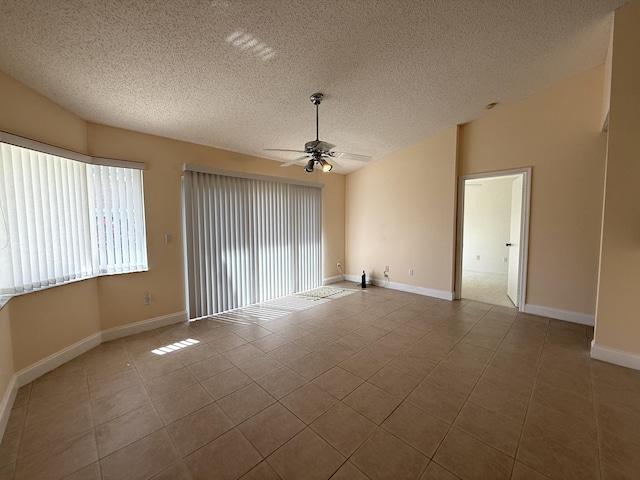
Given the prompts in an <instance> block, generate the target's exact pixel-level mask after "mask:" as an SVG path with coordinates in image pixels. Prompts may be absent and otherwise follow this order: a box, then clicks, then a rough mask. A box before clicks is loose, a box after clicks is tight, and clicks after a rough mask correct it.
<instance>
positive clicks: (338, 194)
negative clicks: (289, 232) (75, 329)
mask: <svg viewBox="0 0 640 480" xmlns="http://www.w3.org/2000/svg"><path fill="white" fill-rule="evenodd" d="M88 132H89V133H88V138H89V147H90V148H89V150H90V154H91V155H96V156H102V157H110V158H121V159H126V160H136V161H142V162H145V163H146V166H147V168H146V170H145V172H144V189H145V210H146V222H147V245H148V254H149V271H148V272H143V273H135V274H129V275H124V276H122V275H119V276H108V277H101V278H99V279H98V283H99V295H100V313H101V320H102V328H103V329H105V328H112V327H116V326H120V325H125V324H128V323H132V322H136V321H140V320H144V319H147V318H154V317H158V316H161V315H166V314H171V313H175V312H179V311H182V310H184V308H185V305H184V303H185V299H184V280H183V251H182V248H183V247H182V239H181V237H182V213H181V202H182V200H181V198H182V197H181V174H182V170H181V168H182V164H183V163H195V164H198V165H205V166H212V167H216V168H221V169H225V170H233V171H240V172H251V173H258V174H263V175H271V176H278V177H286V178H292V179H299V180H307V181H315V182H319V183H324V184H325V188H324V189H323V195H322V197H323V205H322V208H323V239H324V244H323V248H324V250H323V258H324V265H323V275H324V277H331V276H334V275H337V274H338V271H337V269H336V261H337V260H341V259H342V258H343V257H344V183H345V180H344V175H336V174H331V175H323V174H322V173H320V172H317V171H316V172H314V173H313V174H308V173H305V172H304V171H303V169H302V168H299V167H289V168H281V167H280V164H279V163H278V162H273V161H268V160H264V159H260V158H256V157H252V156H249V155H243V154H240V153H235V152H229V151H226V150H219V149H216V148H210V147H204V146H200V145H194V144H190V143H185V142H180V141H177V140H170V139H167V138H161V137H155V136H152V135H146V134H142V133H136V132H132V131H128V130H121V129H117V128H112V127H106V126H104V125H94V124H89V126H88ZM165 234H171V235H173V239H174V241H173V242H172V243H170V244H166V243H165V242H164V237H165ZM147 290H148V291H149V292H150V293H151V298H152V303H151V305H148V306H145V305H144V304H143V296H144V292H145V291H147ZM114 298H117V299H118V302H114V301H113V299H114Z"/></svg>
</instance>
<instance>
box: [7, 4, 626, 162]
mask: <svg viewBox="0 0 640 480" xmlns="http://www.w3.org/2000/svg"><path fill="white" fill-rule="evenodd" d="M624 3H626V1H625V0H511V1H509V0H431V1H427V0H404V1H403V0H380V1H377V0H358V1H356V0H314V1H306V0H180V1H177V0H173V1H172V0H163V1H159V0H93V1H89V0H76V1H72V0H55V1H52V0H0V45H1V47H0V69H1V70H3V71H5V72H6V73H8V74H9V75H11V76H13V77H15V78H16V79H18V80H20V81H21V82H23V83H25V84H27V85H29V86H30V87H32V88H34V89H35V90H37V91H38V92H40V93H42V94H43V95H45V96H46V97H48V98H50V99H52V100H53V101H55V102H57V103H59V104H60V105H62V106H64V107H66V108H67V109H69V110H71V111H72V112H74V113H76V114H77V115H79V116H80V117H82V118H84V119H86V120H89V121H91V122H95V123H101V124H106V125H112V126H117V127H122V128H126V129H131V130H137V131H141V132H146V133H151V134H155V135H161V136H165V137H170V138H176V139H180V140H185V141H189V142H194V143H199V144H203V145H210V146H215V147H220V148H224V149H228V150H233V151H237V152H242V153H248V154H252V155H257V156H261V157H267V158H271V159H274V160H280V161H286V160H289V159H291V158H292V157H291V156H289V155H288V154H282V155H279V154H274V153H273V152H264V151H263V149H264V148H292V149H299V148H303V145H304V143H305V142H307V141H308V140H312V139H314V138H315V124H314V122H315V112H314V106H313V105H312V104H311V103H310V102H309V95H310V94H312V93H314V92H323V93H324V94H325V99H324V101H323V103H322V105H321V106H320V139H321V140H325V141H328V142H331V143H334V144H336V145H337V148H336V150H338V151H346V152H350V153H359V154H365V155H370V156H372V157H373V158H374V159H379V158H382V157H384V156H386V155H388V154H390V153H392V152H394V151H397V150H399V149H401V148H403V147H405V146H408V145H411V144H413V143H416V142H418V141H420V140H422V139H424V138H425V137H427V136H429V135H431V134H434V133H436V132H438V131H440V130H442V129H444V128H446V127H449V126H451V125H455V124H460V123H465V122H468V121H470V120H472V119H474V118H478V117H479V116H481V115H483V114H485V113H486V110H485V109H484V107H485V105H487V104H488V103H490V102H500V103H499V106H498V107H497V108H501V107H503V106H504V105H508V104H509V103H511V102H514V101H515V100H518V99H520V98H523V97H525V96H527V95H530V94H532V93H534V92H536V91H538V90H540V89H542V88H544V87H547V86H549V85H551V84H553V83H555V82H557V81H559V80H562V79H565V78H568V77H570V76H572V75H575V74H578V73H580V72H583V71H585V70H587V69H590V68H592V67H595V66H597V65H600V64H602V63H604V61H605V55H606V50H607V45H608V41H609V35H610V30H611V25H612V16H611V15H610V13H611V12H612V11H613V10H614V9H615V8H617V7H619V6H621V5H622V4H624ZM294 156H295V155H294ZM361 165H362V164H361V163H359V162H348V161H343V162H342V169H340V170H338V169H337V170H338V171H341V172H342V173H346V172H349V171H352V170H353V169H355V168H358V167H360V166H361Z"/></svg>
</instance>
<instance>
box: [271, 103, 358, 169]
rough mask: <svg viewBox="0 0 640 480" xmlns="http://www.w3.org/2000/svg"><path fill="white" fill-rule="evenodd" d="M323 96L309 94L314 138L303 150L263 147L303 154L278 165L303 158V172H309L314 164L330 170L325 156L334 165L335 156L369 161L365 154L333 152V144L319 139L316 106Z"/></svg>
mask: <svg viewBox="0 0 640 480" xmlns="http://www.w3.org/2000/svg"><path fill="white" fill-rule="evenodd" d="M323 98H324V95H323V94H322V93H314V94H313V95H311V97H309V100H310V101H311V103H313V104H314V105H315V106H316V139H315V140H311V141H309V142H307V143H305V144H304V150H286V149H281V148H266V149H265V150H268V151H271V152H295V153H302V154H303V155H302V156H301V157H298V158H296V159H294V160H291V161H289V162H286V163H283V164H282V165H280V166H281V167H289V166H291V165H295V164H297V163H301V162H302V161H303V160H305V166H304V170H305V172H309V173H311V172H313V169H314V167H315V166H316V164H318V165H319V166H320V168H321V169H322V171H323V172H330V171H331V169H332V168H333V165H332V164H330V163H329V162H328V161H327V158H331V159H334V163H335V164H336V165H338V162H336V161H335V159H337V158H343V159H345V160H357V161H359V162H370V161H371V157H369V156H367V155H357V154H355V153H345V152H334V151H333V150H332V148H334V147H335V145H333V144H331V143H328V142H323V141H322V140H320V139H319V134H318V132H319V129H318V107H319V105H320V102H322V99H323Z"/></svg>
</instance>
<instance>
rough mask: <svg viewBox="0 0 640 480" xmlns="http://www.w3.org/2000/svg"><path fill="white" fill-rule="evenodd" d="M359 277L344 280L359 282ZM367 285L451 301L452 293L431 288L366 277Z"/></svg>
mask: <svg viewBox="0 0 640 480" xmlns="http://www.w3.org/2000/svg"><path fill="white" fill-rule="evenodd" d="M361 278H362V277H361V276H360V277H359V276H357V275H345V280H349V281H352V282H358V283H360V282H361ZM367 284H373V285H375V286H377V287H383V288H390V289H391V290H399V291H401V292H408V293H416V294H418V295H424V296H425V297H433V298H440V299H442V300H449V301H452V300H453V292H447V291H446V290H435V289H433V288H426V287H418V286H416V285H407V284H406V283H398V282H387V281H385V280H379V279H377V278H374V279H373V280H372V279H370V278H368V277H367Z"/></svg>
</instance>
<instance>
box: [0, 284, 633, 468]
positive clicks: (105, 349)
mask: <svg viewBox="0 0 640 480" xmlns="http://www.w3.org/2000/svg"><path fill="white" fill-rule="evenodd" d="M592 333H593V331H592V329H591V328H587V327H583V326H580V325H575V324H570V323H564V322H559V321H554V320H549V319H546V318H541V317H535V316H531V315H522V314H520V315H518V314H517V313H516V311H515V310H513V309H509V308H505V307H495V306H491V305H486V304H481V303H477V302H470V301H467V302H465V301H463V302H453V303H452V302H446V301H439V300H435V299H432V298H428V297H422V296H418V295H412V294H408V293H403V292H397V291H392V290H387V289H382V288H370V289H367V290H366V291H360V292H357V293H356V294H353V295H350V296H348V297H344V298H340V299H337V300H332V301H330V302H326V303H324V304H322V305H319V306H317V307H314V308H312V309H309V310H305V311H302V312H298V313H293V314H291V315H289V316H287V317H284V318H282V319H279V320H275V321H271V322H265V323H262V324H260V325H240V324H221V323H218V322H215V321H210V320H206V321H200V322H196V323H194V324H191V325H183V324H180V325H175V326H171V327H166V328H161V329H158V330H154V331H151V332H146V333H143V334H140V335H135V336H132V337H128V338H124V339H121V340H117V341H113V342H109V343H105V344H103V345H101V346H100V347H98V348H95V349H93V350H91V351H89V352H87V353H86V354H84V355H82V356H81V357H78V358H76V359H75V360H72V361H70V362H68V363H67V364H65V365H63V366H61V367H60V368H58V369H57V370H55V371H53V372H50V373H49V374H47V375H45V376H44V377H42V378H39V379H38V380H36V381H34V382H33V383H32V384H30V385H27V386H25V387H22V388H21V389H20V391H19V394H18V397H17V399H16V401H15V405H14V407H13V411H12V414H11V418H10V421H9V425H8V428H7V430H6V433H5V435H4V438H3V440H2V443H1V446H0V479H2V480H6V479H16V480H23V479H29V480H37V479H58V478H69V479H76V480H77V479H84V480H90V479H104V480H112V479H118V480H122V479H147V478H153V479H171V480H180V479H237V478H242V479H277V478H282V479H305V480H306V479H310V480H312V479H326V478H332V479H349V480H358V479H367V478H371V479H394V480H395V479H404V478H407V479H455V478H462V479H491V480H493V479H495V480H499V479H509V478H512V479H545V478H552V479H581V480H583V479H600V478H603V479H631V478H640V411H639V409H638V406H639V405H640V372H637V371H632V370H628V369H624V368H620V367H616V366H613V365H610V364H606V363H602V362H598V361H593V360H590V358H589V350H588V346H589V341H590V339H591V336H592ZM187 338H191V339H194V340H198V341H199V342H200V343H198V344H196V345H193V346H189V347H186V348H184V349H181V350H177V351H174V352H172V353H167V354H166V355H163V356H158V355H156V354H154V353H152V352H151V350H153V349H156V348H158V347H161V346H164V345H167V344H171V343H174V342H177V341H181V340H184V339H187Z"/></svg>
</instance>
